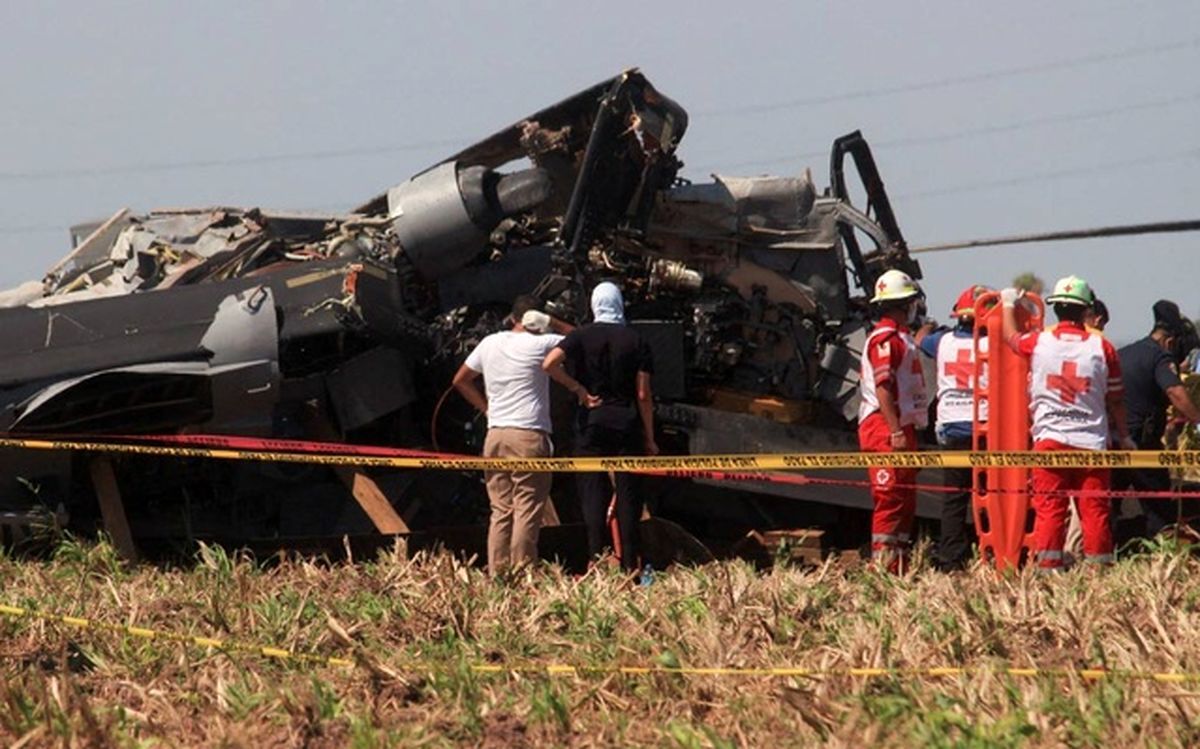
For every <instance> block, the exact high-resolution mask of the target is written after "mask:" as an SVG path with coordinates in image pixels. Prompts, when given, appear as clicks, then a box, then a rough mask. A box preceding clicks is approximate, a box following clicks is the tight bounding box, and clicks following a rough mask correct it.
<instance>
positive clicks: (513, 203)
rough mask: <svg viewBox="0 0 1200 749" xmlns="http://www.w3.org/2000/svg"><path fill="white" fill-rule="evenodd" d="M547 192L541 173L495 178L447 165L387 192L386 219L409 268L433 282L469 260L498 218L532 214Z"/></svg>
mask: <svg viewBox="0 0 1200 749" xmlns="http://www.w3.org/2000/svg"><path fill="white" fill-rule="evenodd" d="M550 192H551V186H550V178H549V175H548V174H547V173H546V172H545V171H544V170H542V169H527V170H524V171H521V172H517V173H514V174H499V173H497V172H494V171H492V170H490V169H487V168H486V167H482V166H467V167H460V165H459V164H458V162H446V163H444V164H441V165H439V166H436V167H434V168H433V169H430V170H429V171H427V172H422V173H421V174H418V175H417V176H415V177H413V178H412V179H410V180H409V181H407V182H404V183H401V184H399V185H396V186H395V187H393V188H392V189H390V190H388V193H387V204H388V218H390V219H391V221H392V229H393V231H394V232H395V233H396V237H397V238H398V239H399V240H400V247H401V249H402V250H403V252H404V254H405V256H406V257H407V258H408V260H409V261H410V262H411V263H412V264H413V267H414V268H416V270H417V272H418V273H419V274H420V275H421V276H422V277H423V278H424V279H425V280H427V281H436V280H437V279H439V278H441V277H443V276H445V275H448V274H449V273H452V272H454V271H456V270H458V269H459V268H461V267H463V266H464V265H466V264H467V263H469V262H470V261H471V260H472V259H474V258H475V256H476V255H478V254H479V253H480V252H481V251H482V250H483V249H484V248H485V247H486V246H487V244H488V239H489V237H490V235H491V233H492V231H493V230H494V229H495V228H496V227H497V226H498V225H499V224H500V222H501V221H502V220H504V219H505V218H506V217H508V216H511V215H514V214H517V213H522V212H525V211H529V210H532V209H533V208H535V207H537V205H539V204H540V203H542V202H543V201H545V200H546V199H547V198H548V197H549V196H550Z"/></svg>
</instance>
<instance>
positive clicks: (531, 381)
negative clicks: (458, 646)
mask: <svg viewBox="0 0 1200 749" xmlns="http://www.w3.org/2000/svg"><path fill="white" fill-rule="evenodd" d="M537 306H538V300H537V299H536V298H535V297H532V296H521V297H518V298H517V300H516V301H515V302H514V303H513V308H512V314H511V315H510V319H511V320H512V321H513V326H512V330H505V331H501V332H499V333H493V334H491V335H489V336H487V337H486V338H484V339H483V340H482V341H480V342H479V345H478V346H476V347H475V350H474V351H472V352H471V353H470V354H469V355H468V356H467V360H466V361H465V362H464V363H463V365H462V366H461V367H459V369H458V372H456V373H455V375H454V381H453V382H454V387H455V388H456V389H457V390H458V392H459V393H461V394H462V396H463V398H465V399H466V401H467V402H468V403H470V404H471V405H472V406H474V407H475V408H477V409H478V410H479V411H481V412H483V413H484V414H485V415H486V416H487V420H488V431H487V437H486V438H485V439H484V442H483V457H485V458H546V457H550V456H551V455H553V453H554V445H553V443H552V442H551V441H550V433H551V423H550V378H549V377H548V376H547V375H546V373H545V372H544V371H542V360H543V359H544V358H545V357H546V354H548V353H550V351H551V350H552V349H553V348H554V347H555V346H557V345H558V344H559V342H561V341H562V339H563V337H562V336H561V335H557V334H554V333H549V332H547V331H549V329H550V324H551V319H550V316H549V315H547V314H546V313H544V312H539V311H538V310H537ZM480 376H482V377H483V382H484V388H485V389H484V390H482V391H481V390H480V389H479V384H478V382H477V381H478V379H479V378H480ZM579 397H580V398H581V399H584V398H586V397H588V396H587V393H583V394H581V395H580V396H579ZM483 475H484V480H485V482H486V484H487V492H488V500H489V501H490V504H491V507H492V513H491V522H490V523H489V526H488V572H489V573H491V574H492V575H497V574H500V573H501V572H502V571H504V570H505V569H506V568H508V567H510V566H521V565H531V564H533V563H534V562H536V561H537V558H538V553H537V551H538V535H539V532H540V531H541V527H542V514H543V512H544V511H545V504H546V500H547V499H549V497H550V484H551V479H552V478H553V477H552V475H551V474H549V473H531V472H528V471H485V472H484V474H483Z"/></svg>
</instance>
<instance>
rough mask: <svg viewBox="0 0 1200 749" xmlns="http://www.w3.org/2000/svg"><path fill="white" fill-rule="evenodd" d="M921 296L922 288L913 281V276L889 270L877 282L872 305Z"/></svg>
mask: <svg viewBox="0 0 1200 749" xmlns="http://www.w3.org/2000/svg"><path fill="white" fill-rule="evenodd" d="M920 295H921V287H920V286H918V285H917V282H916V281H914V280H912V276H910V275H908V274H907V273H905V272H904V271H899V270H889V271H887V272H886V273H884V274H883V275H882V276H880V277H879V280H877V281H876V282H875V296H873V297H871V304H878V303H879V302H898V301H901V300H903V299H912V298H913V297H917V296H920Z"/></svg>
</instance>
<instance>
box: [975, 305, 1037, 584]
mask: <svg viewBox="0 0 1200 749" xmlns="http://www.w3.org/2000/svg"><path fill="white" fill-rule="evenodd" d="M1016 313H1017V330H1018V331H1019V332H1022V333H1024V332H1027V331H1031V330H1040V329H1041V328H1042V326H1043V319H1044V317H1045V307H1044V305H1043V304H1042V300H1041V299H1040V298H1039V297H1037V296H1036V295H1033V294H1027V295H1026V296H1024V297H1022V301H1021V302H1020V303H1019V304H1018V305H1017V308H1016ZM1002 319H1003V318H1002V314H1001V307H1000V294H999V292H995V291H992V292H988V293H986V294H982V295H980V297H979V298H978V299H976V300H975V377H974V390H975V399H974V402H975V405H974V418H973V421H974V429H973V433H972V442H971V447H972V449H973V450H975V451H980V450H985V449H990V450H1028V449H1030V447H1031V444H1030V443H1031V437H1030V419H1029V360H1028V359H1027V358H1026V357H1024V356H1021V355H1020V354H1018V353H1017V352H1015V351H1013V350H1012V349H1011V348H1010V347H1009V346H1008V343H1007V342H1006V341H1005V340H1004V336H1003V330H1002ZM985 335H986V336H987V338H988V347H987V350H986V351H981V350H980V341H981V340H982V339H983V337H984V336H985ZM985 372H986V373H987V386H986V387H980V384H979V383H980V381H981V379H983V378H982V377H981V375H983V374H984V373H985ZM984 401H987V404H988V420H987V421H981V420H980V418H979V410H980V404H981V403H982V402H984ZM972 474H973V475H972V481H971V484H972V491H973V499H974V501H973V502H972V506H973V508H974V513H975V531H976V534H977V535H978V536H979V554H980V556H981V557H983V558H984V559H985V560H988V561H990V562H992V563H993V564H994V565H995V566H996V569H998V570H1002V569H1007V568H1016V567H1017V566H1018V565H1020V564H1021V562H1022V561H1023V559H1025V558H1026V557H1027V556H1028V553H1029V549H1030V548H1031V541H1032V535H1031V532H1032V530H1033V527H1032V522H1033V519H1032V513H1031V511H1030V505H1029V469H1028V468H974V469H972Z"/></svg>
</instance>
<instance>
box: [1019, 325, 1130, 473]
mask: <svg viewBox="0 0 1200 749" xmlns="http://www.w3.org/2000/svg"><path fill="white" fill-rule="evenodd" d="M1016 348H1017V350H1018V351H1020V352H1021V353H1022V354H1025V355H1026V356H1028V357H1029V358H1030V360H1029V369H1030V378H1029V409H1030V412H1031V415H1032V418H1033V440H1034V442H1038V441H1040V440H1054V441H1055V442H1060V443H1062V444H1064V445H1070V446H1071V447H1076V448H1079V449H1082V450H1103V449H1104V448H1105V447H1106V446H1107V444H1108V408H1107V404H1106V403H1105V400H1106V397H1107V396H1108V395H1109V394H1110V393H1120V392H1121V390H1122V387H1121V361H1120V359H1119V358H1118V357H1117V351H1116V349H1114V348H1113V346H1112V344H1111V343H1109V342H1108V341H1107V340H1106V339H1105V338H1104V337H1103V336H1100V335H1096V334H1095V333H1090V332H1088V331H1086V330H1084V329H1083V328H1082V327H1080V326H1079V325H1075V324H1074V323H1059V324H1058V325H1056V326H1054V327H1053V328H1050V329H1049V330H1040V331H1033V332H1030V333H1025V334H1024V335H1021V336H1018V337H1017V340H1016Z"/></svg>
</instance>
